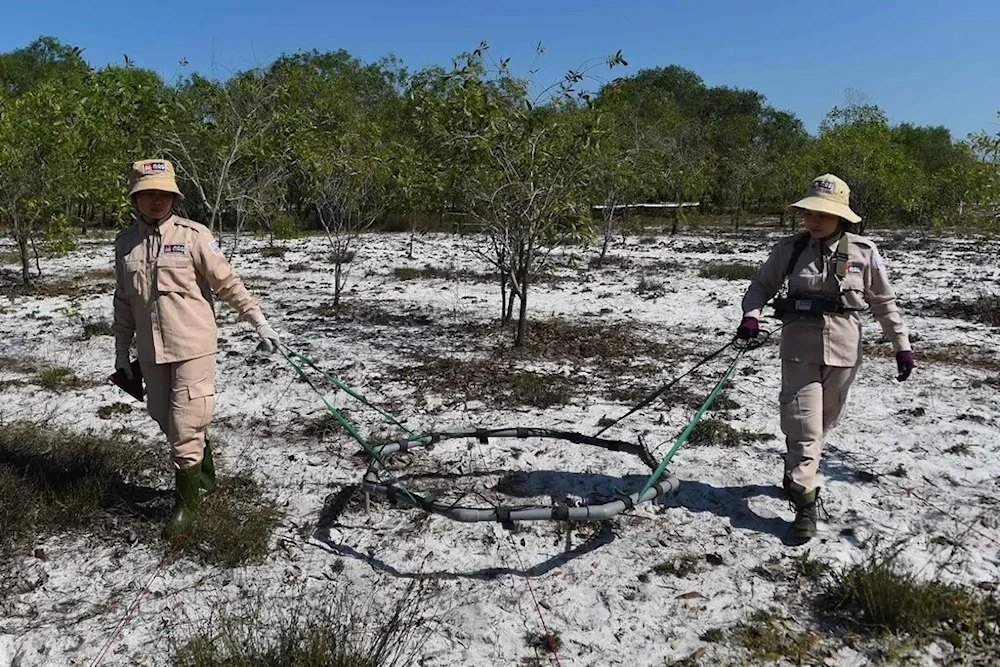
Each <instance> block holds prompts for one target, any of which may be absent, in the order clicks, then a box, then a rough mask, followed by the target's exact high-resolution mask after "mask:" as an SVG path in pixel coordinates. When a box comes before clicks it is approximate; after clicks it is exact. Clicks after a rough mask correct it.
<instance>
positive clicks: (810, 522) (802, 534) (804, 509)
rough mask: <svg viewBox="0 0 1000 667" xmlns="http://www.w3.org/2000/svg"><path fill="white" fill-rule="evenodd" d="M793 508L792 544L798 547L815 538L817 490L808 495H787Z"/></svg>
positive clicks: (792, 493) (790, 493)
mask: <svg viewBox="0 0 1000 667" xmlns="http://www.w3.org/2000/svg"><path fill="white" fill-rule="evenodd" d="M788 495H789V496H790V497H791V499H792V505H794V506H795V520H794V521H793V522H792V544H793V545H795V546H800V545H803V544H805V543H806V542H808V541H809V540H811V539H812V538H814V537H816V501H817V500H819V489H813V490H812V491H810V492H809V493H794V492H789V494H788Z"/></svg>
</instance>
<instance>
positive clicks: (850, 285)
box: [840, 274, 868, 310]
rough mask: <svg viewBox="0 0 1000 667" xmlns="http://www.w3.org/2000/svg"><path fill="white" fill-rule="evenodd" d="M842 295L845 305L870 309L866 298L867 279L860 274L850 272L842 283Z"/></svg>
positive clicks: (856, 308) (851, 307) (853, 308)
mask: <svg viewBox="0 0 1000 667" xmlns="http://www.w3.org/2000/svg"><path fill="white" fill-rule="evenodd" d="M840 295H841V298H842V299H843V301H844V305H845V306H847V307H848V308H850V309H851V310H868V301H867V300H866V299H865V281H864V280H863V279H862V278H861V276H859V275H855V274H848V275H846V276H845V277H844V280H843V282H841V283H840Z"/></svg>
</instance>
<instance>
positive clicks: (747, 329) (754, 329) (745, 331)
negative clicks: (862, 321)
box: [736, 317, 912, 359]
mask: <svg viewBox="0 0 1000 667" xmlns="http://www.w3.org/2000/svg"><path fill="white" fill-rule="evenodd" d="M759 333H760V322H758V321H757V318H755V317H744V318H743V321H742V322H740V326H739V327H738V328H737V329H736V337H737V338H739V339H740V340H750V339H751V338H756V337H757V334H759ZM911 359H912V357H911Z"/></svg>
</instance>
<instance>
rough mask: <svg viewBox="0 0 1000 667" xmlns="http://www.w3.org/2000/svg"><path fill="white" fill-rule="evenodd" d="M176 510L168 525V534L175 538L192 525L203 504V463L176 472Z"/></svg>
mask: <svg viewBox="0 0 1000 667" xmlns="http://www.w3.org/2000/svg"><path fill="white" fill-rule="evenodd" d="M174 481H175V492H174V512H173V514H172V515H171V516H170V523H169V524H168V525H167V536H168V537H169V538H170V539H173V538H175V537H177V536H178V535H180V534H181V533H183V532H184V531H185V530H187V529H188V528H190V527H191V522H192V521H194V515H195V514H197V513H198V507H199V506H200V505H201V463H198V464H197V465H195V466H193V467H191V468H188V469H187V470H178V471H177V472H176V473H175V478H174Z"/></svg>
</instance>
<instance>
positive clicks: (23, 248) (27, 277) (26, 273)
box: [17, 234, 31, 286]
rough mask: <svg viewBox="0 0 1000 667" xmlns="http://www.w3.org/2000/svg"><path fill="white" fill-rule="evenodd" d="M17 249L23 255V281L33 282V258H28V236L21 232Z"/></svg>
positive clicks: (26, 283)
mask: <svg viewBox="0 0 1000 667" xmlns="http://www.w3.org/2000/svg"><path fill="white" fill-rule="evenodd" d="M17 251H18V252H19V253H20V255H21V282H22V283H23V284H24V285H25V286H27V285H30V284H31V260H30V259H29V258H28V236H27V234H20V235H18V237H17Z"/></svg>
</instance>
